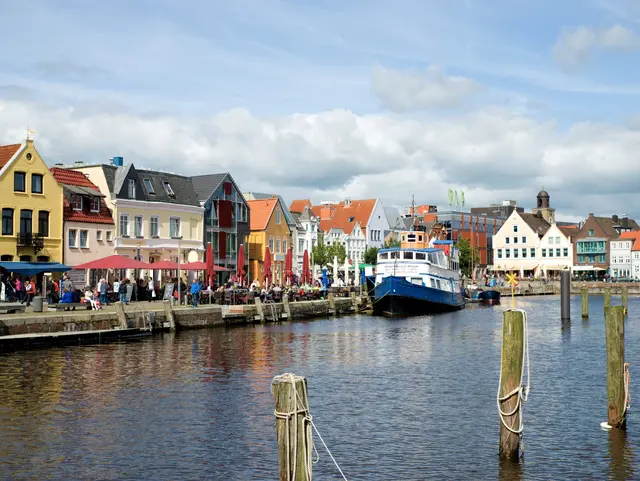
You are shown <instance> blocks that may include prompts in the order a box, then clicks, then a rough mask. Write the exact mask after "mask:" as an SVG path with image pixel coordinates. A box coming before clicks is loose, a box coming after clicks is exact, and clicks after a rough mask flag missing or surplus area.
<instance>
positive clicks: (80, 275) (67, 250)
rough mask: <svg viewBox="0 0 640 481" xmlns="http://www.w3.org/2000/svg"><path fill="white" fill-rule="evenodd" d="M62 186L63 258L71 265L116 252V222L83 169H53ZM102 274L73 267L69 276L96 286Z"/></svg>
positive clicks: (81, 283)
mask: <svg viewBox="0 0 640 481" xmlns="http://www.w3.org/2000/svg"><path fill="white" fill-rule="evenodd" d="M51 173H52V174H53V177H54V178H55V179H56V181H58V184H60V185H61V186H62V188H63V193H64V201H63V202H64V204H63V206H64V207H63V208H64V211H63V220H64V225H63V239H64V241H63V245H64V248H63V259H64V263H65V264H67V265H69V266H76V265H79V264H83V263H85V262H89V261H93V260H96V259H100V258H102V257H107V256H110V255H112V254H113V253H114V239H115V224H114V222H113V217H112V216H111V211H110V210H109V207H108V206H107V203H106V201H105V195H104V194H103V193H101V192H100V189H98V187H97V186H96V185H95V184H94V183H93V182H91V181H90V180H89V179H88V178H87V177H86V176H85V175H84V174H83V173H82V172H79V171H77V170H71V169H61V168H59V167H53V168H51ZM101 274H102V273H100V272H96V271H95V270H93V271H91V272H90V276H91V278H86V277H85V276H86V272H85V271H82V270H79V271H78V270H72V271H70V273H69V275H70V276H72V280H73V281H74V282H78V284H79V285H97V281H98V278H99V276H100V275H101Z"/></svg>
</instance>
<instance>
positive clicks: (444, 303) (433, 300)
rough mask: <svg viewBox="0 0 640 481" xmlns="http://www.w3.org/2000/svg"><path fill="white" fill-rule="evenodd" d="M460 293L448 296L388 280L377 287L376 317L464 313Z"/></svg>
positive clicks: (397, 278)
mask: <svg viewBox="0 0 640 481" xmlns="http://www.w3.org/2000/svg"><path fill="white" fill-rule="evenodd" d="M464 306H465V301H464V297H463V296H462V293H461V292H456V293H452V292H446V291H442V290H440V289H434V288H431V287H426V286H420V285H417V284H412V283H411V282H408V281H407V280H406V279H405V278H403V277H393V276H389V277H385V278H384V279H383V280H382V282H381V283H380V284H378V285H377V286H376V287H375V298H374V301H373V312H374V314H382V315H391V316H403V315H424V314H433V313H437V312H449V311H456V310H458V309H463V308H464Z"/></svg>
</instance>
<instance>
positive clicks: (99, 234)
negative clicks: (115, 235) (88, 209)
mask: <svg viewBox="0 0 640 481" xmlns="http://www.w3.org/2000/svg"><path fill="white" fill-rule="evenodd" d="M96 240H97V241H98V242H102V231H101V230H97V231H96Z"/></svg>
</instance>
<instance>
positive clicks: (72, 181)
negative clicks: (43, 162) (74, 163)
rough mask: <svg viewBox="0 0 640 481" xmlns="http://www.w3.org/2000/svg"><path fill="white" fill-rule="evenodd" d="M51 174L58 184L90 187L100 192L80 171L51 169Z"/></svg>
mask: <svg viewBox="0 0 640 481" xmlns="http://www.w3.org/2000/svg"><path fill="white" fill-rule="evenodd" d="M51 173H52V174H53V176H54V177H55V179H56V180H57V181H58V184H66V185H76V186H78V187H88V188H90V189H94V190H97V191H100V189H98V186H97V185H96V184H94V183H93V182H91V181H90V180H89V179H88V178H87V176H86V175H84V173H82V172H81V171H79V170H71V169H61V168H59V167H51Z"/></svg>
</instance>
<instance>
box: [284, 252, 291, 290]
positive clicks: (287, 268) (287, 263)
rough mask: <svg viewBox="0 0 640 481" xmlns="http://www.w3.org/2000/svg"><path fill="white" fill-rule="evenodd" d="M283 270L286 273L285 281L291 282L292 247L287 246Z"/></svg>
mask: <svg viewBox="0 0 640 481" xmlns="http://www.w3.org/2000/svg"><path fill="white" fill-rule="evenodd" d="M284 268H285V271H286V274H287V281H288V282H289V284H290V283H291V278H292V277H293V249H291V247H289V249H288V250H287V257H286V259H285V267H284Z"/></svg>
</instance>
